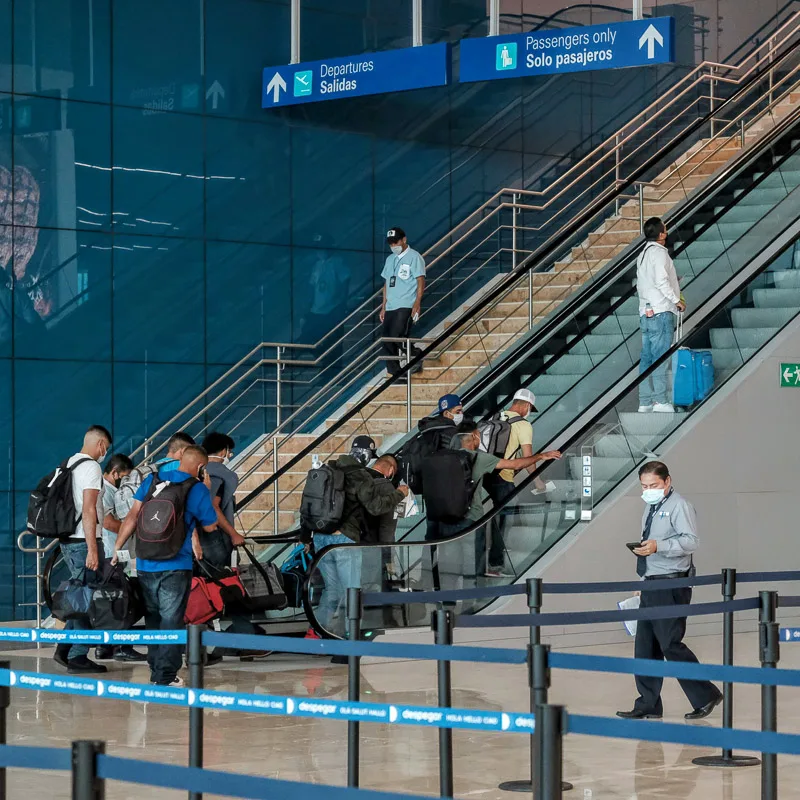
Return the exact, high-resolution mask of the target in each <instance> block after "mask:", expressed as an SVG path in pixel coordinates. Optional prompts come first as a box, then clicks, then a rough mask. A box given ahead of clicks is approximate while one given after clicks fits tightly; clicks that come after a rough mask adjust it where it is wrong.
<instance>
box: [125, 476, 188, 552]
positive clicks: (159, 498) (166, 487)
mask: <svg viewBox="0 0 800 800" xmlns="http://www.w3.org/2000/svg"><path fill="white" fill-rule="evenodd" d="M199 482H200V481H198V480H197V478H188V479H187V480H185V481H182V482H181V483H173V482H172V481H170V480H159V478H158V476H157V475H153V481H152V483H151V484H150V488H149V489H148V490H147V495H146V496H145V498H144V502H143V503H142V507H141V509H140V510H139V517H138V519H137V520H136V557H137V558H145V559H149V560H151V561H167V560H168V559H170V558H175V556H177V555H178V553H179V552H180V549H181V547H183V543H184V542H185V541H186V520H185V517H184V512H185V510H186V498H187V497H188V496H189V492H190V491H191V490H192V487H193V486H194V485H195V484H197V483H199Z"/></svg>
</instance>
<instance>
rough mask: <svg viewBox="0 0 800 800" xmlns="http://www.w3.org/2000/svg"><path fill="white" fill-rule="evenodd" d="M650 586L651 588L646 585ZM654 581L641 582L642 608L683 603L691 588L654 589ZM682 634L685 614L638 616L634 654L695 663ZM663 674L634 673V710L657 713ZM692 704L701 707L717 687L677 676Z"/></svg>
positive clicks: (716, 692) (695, 660)
mask: <svg viewBox="0 0 800 800" xmlns="http://www.w3.org/2000/svg"><path fill="white" fill-rule="evenodd" d="M650 587H653V588H650ZM657 587H658V581H657V580H655V581H645V582H644V583H643V584H642V588H643V591H642V598H641V600H642V602H641V607H642V608H652V607H654V606H677V605H686V604H688V603H690V602H691V601H692V590H691V589H658V588H657ZM685 634H686V617H680V618H677V619H654V620H639V622H638V623H637V625H636V643H635V645H634V655H635V657H636V658H651V659H655V660H656V661H661V660H662V659H663V660H665V661H678V662H683V663H687V664H696V663H697V656H696V655H695V654H694V653H693V652H692V651H691V650H690V649H689V648H688V647H687V646H686V645H685V644H684V643H683V637H684V635H685ZM663 683H664V679H663V678H653V677H644V676H640V675H637V676H636V688H637V690H638V692H639V697H638V698H637V700H636V703H635V708H636V710H637V711H644V712H646V713H648V714H661V713H663V707H662V705H661V686H662V684H663ZM678 683H680V685H681V689H683V691H684V694H685V695H686V697H688V698H689V702H690V703H691V704H692V708H702V706H705V705H707V704H708V703H710V702H711V701H712V700H714V699H716V698H717V697H719V689H717V687H716V686H714V684H713V683H710V682H709V681H684V680H679V681H678Z"/></svg>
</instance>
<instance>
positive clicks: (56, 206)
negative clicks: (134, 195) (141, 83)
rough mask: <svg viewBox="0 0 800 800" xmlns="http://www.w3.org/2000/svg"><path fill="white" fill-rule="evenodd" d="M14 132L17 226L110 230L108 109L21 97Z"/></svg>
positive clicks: (15, 222)
mask: <svg viewBox="0 0 800 800" xmlns="http://www.w3.org/2000/svg"><path fill="white" fill-rule="evenodd" d="M62 125H65V127H63V128H62ZM14 133H15V135H14V183H15V192H16V195H17V198H18V201H17V205H16V208H15V210H14V224H15V225H39V226H41V227H50V228H78V229H80V228H83V229H85V230H89V231H102V230H111V113H110V109H109V107H108V106H101V105H96V104H94V103H73V102H69V101H66V100H57V99H52V98H44V97H19V96H17V97H15V99H14Z"/></svg>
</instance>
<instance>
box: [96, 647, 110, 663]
mask: <svg viewBox="0 0 800 800" xmlns="http://www.w3.org/2000/svg"><path fill="white" fill-rule="evenodd" d="M94 657H95V658H96V659H97V660H98V661H110V660H111V659H112V658H113V657H114V646H113V645H110V644H104V645H101V646H100V647H95V649H94Z"/></svg>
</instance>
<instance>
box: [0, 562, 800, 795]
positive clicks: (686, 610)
mask: <svg viewBox="0 0 800 800" xmlns="http://www.w3.org/2000/svg"><path fill="white" fill-rule="evenodd" d="M751 575H752V576H756V575H757V576H758V577H760V578H763V579H764V580H768V581H776V580H797V579H798V578H800V573H796V572H783V573H751ZM748 577H749V576H748ZM685 580H686V581H695V583H694V585H698V584H697V583H696V581H698V579H697V578H693V579H685ZM699 580H701V581H702V582H703V583H704V584H707V585H710V584H711V582H712V581H711V579H710V576H701V578H700V579H699ZM681 581H684V579H681ZM713 582H714V583H717V582H718V583H720V585H721V587H722V591H723V597H724V598H725V599H724V601H723V602H717V603H703V604H697V605H694V606H692V605H677V606H656V607H650V608H640V609H636V610H626V611H599V612H584V613H573V612H570V613H541V611H540V609H541V598H542V594H543V588H544V587H543V585H542V583H541V581H539V580H538V579H530V580H529V581H528V582H527V583H526V585H525V586H524V587H523V588H524V590H525V594H526V595H527V599H528V606H529V609H530V611H531V613H529V614H513V615H506V616H494V617H492V616H485V617H470V616H466V615H462V616H460V617H456V616H455V615H454V614H453V613H452V611H449V610H445V609H439V610H438V611H436V612H435V614H434V615H433V620H432V624H433V627H434V631H435V633H436V644H434V645H411V644H389V643H376V642H374V641H372V642H361V641H358V638H359V633H360V630H361V622H362V614H363V607H364V602H363V599H364V596H362V594H361V591H360V590H359V589H349V590H348V592H347V608H346V616H347V620H348V628H349V632H350V640H349V641H341V640H338V641H337V640H318V641H313V640H303V639H293V638H289V637H276V636H252V635H244V634H232V633H218V632H214V631H209V630H206V629H205V628H203V627H199V626H192V627H190V628H189V629H188V630H174V631H144V630H133V631H76V630H70V631H54V630H52V629H19V628H0V641H17V642H19V641H30V642H37V643H49V644H58V643H86V644H117V643H119V644H157V645H175V646H183V645H186V647H187V661H188V663H189V671H190V685H189V686H188V687H169V686H154V685H149V684H136V683H127V682H120V681H112V680H106V679H105V678H103V679H94V678H86V677H82V676H76V675H69V674H67V675H51V674H44V673H39V672H31V671H25V670H15V669H11V668H10V665H9V663H8V662H0V797H5V782H6V768H7V767H21V768H43V765H45V764H46V768H48V769H68V768H69V767H70V765H71V766H72V769H73V787H74V788H73V791H74V794H73V798H74V800H84V798H92V800H102V798H103V796H104V795H103V794H102V793H100V794H98V793H97V791H96V788H97V787H98V786H103V782H104V780H106V779H112V780H121V781H127V782H133V783H141V784H145V785H150V786H159V787H163V788H171V789H183V790H186V791H188V793H189V798H190V799H191V800H200V799H201V798H202V793H203V792H207V793H214V794H222V795H226V796H230V797H253V798H261V797H264V798H276V800H277V798H281V800H284V798H289V799H290V800H293V798H297V800H300V798H303V800H306V798H311V799H312V800H313V798H315V797H318V796H319V797H321V796H322V794H324V795H325V796H326V797H339V798H341V800H345V798H347V800H350V797H351V794H352V790H354V789H359V752H360V751H359V730H360V729H359V725H360V723H361V722H367V723H370V722H371V723H381V724H385V725H405V726H408V725H415V726H422V727H428V728H436V729H438V736H439V775H440V796H441V797H443V798H445V797H448V798H449V797H452V796H453V788H452V787H453V739H452V731H453V729H465V730H472V731H487V732H509V733H512V732H516V733H523V734H528V735H529V736H531V779H530V781H523V782H513V783H516V784H523V785H525V786H528V787H530V788H532V789H533V790H534V797H535V798H537V800H558V798H560V797H561V796H562V795H561V792H562V791H563V790H564V789H567V788H571V787H570V785H569V784H566V783H563V782H562V781H561V754H562V745H561V737H562V736H563V735H564V734H565V733H573V734H581V735H591V736H604V737H611V738H620V739H638V740H648V741H663V742H672V743H678V744H685V745H692V746H704V747H705V746H707V747H719V748H722V756H721V757H717V756H703V757H702V758H699V759H696V760H695V763H697V764H702V765H704V766H731V765H733V764H736V765H739V766H741V765H744V764H745V763H747V764H751V763H753V764H754V763H761V762H759V761H758V759H755V758H752V757H743V756H735V755H733V753H732V748H734V747H739V748H743V749H749V750H753V749H757V750H759V751H760V752H761V754H762V761H763V766H762V797H763V798H766V800H776V798H777V794H776V792H777V789H776V787H777V761H776V754H778V753H781V754H785V755H800V735H795V734H784V733H778V732H777V723H776V720H777V711H776V708H777V694H776V692H777V687H779V686H781V687H800V670H790V669H778V668H777V663H778V658H779V652H778V642H779V640H784V639H785V640H786V641H795V640H797V641H800V628H798V629H792V628H786V629H783V630H780V631H779V629H778V625H777V622H776V621H775V612H776V609H777V608H778V606H779V605H780V606H783V607H787V608H791V607H798V606H800V597H792V596H789V597H786V598H783V599H782V600H781V601H780V602H779V599H778V596H777V593H776V592H761V593H760V596H759V598H757V599H756V598H746V599H739V600H736V599H734V596H735V583H736V574H735V571H734V570H723V573H722V575H721V577H716V576H715V577H714V579H713ZM748 582H753V581H748ZM669 583H672V581H660V582H659V586H658V588H659V589H660V588H663V587H665V585H666V584H669ZM606 585H609V584H606ZM611 585H612V586H614V588H613V589H611V590H609V591H616V590H617V589H618V587H619V584H611ZM636 585H638V586H641V583H640V582H636ZM560 586H562V587H568V586H570V584H560ZM515 588H516V587H515ZM593 588H594V587H593V586H592V585H590V588H589V589H588V590H587V591H591V590H593ZM470 591H471V590H470ZM555 593H558V592H555ZM419 594H423V593H419ZM425 594H428V593H425ZM430 594H439V595H450V594H452V593H446V592H445V593H430ZM366 597H369V595H367V596H366ZM756 608H757V609H759V610H760V614H759V621H760V633H759V657H760V661H761V667H737V666H733V665H732V653H733V648H732V637H733V624H732V623H733V616H734V614H735V613H736V612H740V611H746V610H752V609H756ZM712 614H722V615H723V618H724V621H725V625H724V642H725V648H724V659H723V660H724V662H725V663H723V664H696V663H676V662H664V661H655V660H652V661H651V660H643V659H635V658H618V657H607V656H594V655H584V654H577V653H553V652H551V651H550V648H549V647H548V646H546V645H542V644H541V643H540V641H539V636H540V630H541V628H542V627H544V626H548V625H577V624H587V623H595V622H612V621H623V620H655V619H668V618H675V617H680V618H682V617H690V616H701V615H712ZM511 625H514V626H520V625H521V626H525V627H527V628H529V630H530V643H529V645H528V647H527V648H525V649H509V648H493V647H474V646H469V647H464V646H457V645H453V644H452V632H453V629H454V627H456V626H460V627H475V628H477V627H503V626H511ZM208 646H215V647H225V648H228V649H231V650H251V649H264V648H267V649H273V650H276V651H279V652H291V653H305V654H311V655H337V656H346V657H347V658H348V665H349V683H350V689H349V692H348V699H346V700H340V699H328V698H325V699H321V698H314V697H289V696H277V695H275V696H273V695H267V694H258V693H240V692H227V691H216V690H214V689H208V688H205V687H204V676H203V663H204V657H205V649H206V647H208ZM364 657H375V658H389V659H406V660H423V661H432V662H436V665H437V666H436V669H437V671H438V676H439V678H438V684H439V687H438V703H437V705H435V706H413V705H402V704H397V703H372V702H362V701H361V700H360V696H359V693H358V691H357V687H358V683H359V681H360V670H361V664H360V662H361V659H362V658H364ZM453 662H477V663H487V664H505V665H518V666H521V665H527V673H528V685H529V690H530V701H531V702H530V712H529V713H512V712H507V711H500V710H482V709H465V708H453V707H452V690H451V681H450V668H451V664H452V663H453ZM553 669H563V670H578V671H584V672H600V673H614V674H626V675H642V676H652V677H660V678H665V677H670V678H677V679H679V680H708V681H722V682H724V686H725V707H724V719H723V727H722V729H709V728H692V727H690V726H684V725H675V724H669V723H667V724H664V723H647V722H642V721H636V722H631V721H627V720H618V719H608V718H600V717H590V716H582V715H576V714H568V713H567V712H566V710H565V709H563V708H561V707H558V706H551V705H548V702H547V694H548V690H549V687H550V675H551V671H552V670H553ZM734 683H743V684H750V685H760V686H761V693H762V730H761V731H759V732H756V731H746V730H739V729H734V728H733V720H732V713H733V712H732V689H731V686H732V684H734ZM12 690H13V691H17V690H32V691H43V692H53V693H59V694H67V695H78V696H83V697H98V698H103V699H116V700H120V701H128V702H138V703H156V704H161V705H170V706H174V707H177V708H184V709H186V710H187V711H188V715H189V766H188V767H180V766H173V765H166V764H153V763H152V762H149V761H148V762H140V761H136V760H130V759H120V758H114V757H111V756H106V755H105V751H104V745H103V743H102V742H75V743H73V750H72V752H70V751H67V750H51V749H50V748H27V747H12V746H9V745H7V744H6V742H5V731H6V726H5V714H6V710H7V708H8V707H9V703H10V692H11V691H12ZM204 709H214V710H216V711H219V710H228V711H234V712H241V713H251V714H264V715H273V716H275V715H280V716H288V717H301V718H302V717H306V718H318V719H327V720H331V721H343V722H346V723H347V725H348V738H347V742H348V744H347V752H348V770H347V772H348V788H347V789H344V788H333V787H327V786H326V787H319V786H311V785H306V784H300V783H290V782H286V781H273V780H271V779H265V778H258V777H251V776H243V775H234V776H232V775H229V774H227V773H224V772H215V771H209V770H205V769H202V767H203V747H202V743H203V710H204ZM534 733H535V734H536V735H535V736H534ZM143 764H146V765H147V769H146V770H143V769H142V768H141V767H142V765H143ZM537 765H538V767H537ZM554 776H557V779H556V778H555V777H554ZM82 781H84V783H82ZM86 781H89V782H88V783H86ZM81 785H83V786H84V787H90V788H91V787H95V789H94V790H93V791H95V793H94V794H91V793H84V794H81V793H80V791H79V789H78V788H75V787H80V786H81ZM510 785H511V784H504V785H502V786H503V788H507V787H510ZM86 791H87V792H88V791H89V790H88V789H86ZM359 791H361V792H362V793H363V794H362V798H363V800H370V799H372V800H391V798H400V797H404V796H402V795H396V794H388V793H382V792H371V791H367V792H364V790H361V789H359Z"/></svg>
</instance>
